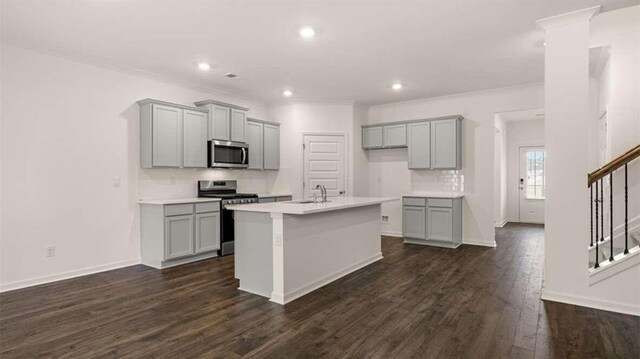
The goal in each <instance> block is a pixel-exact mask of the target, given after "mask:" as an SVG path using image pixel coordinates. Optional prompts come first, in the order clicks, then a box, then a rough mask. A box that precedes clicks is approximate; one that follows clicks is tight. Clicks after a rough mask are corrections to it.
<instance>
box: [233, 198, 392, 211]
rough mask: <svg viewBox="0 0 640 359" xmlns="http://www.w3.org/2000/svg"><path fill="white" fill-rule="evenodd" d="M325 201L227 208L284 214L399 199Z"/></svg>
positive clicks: (362, 205)
mask: <svg viewBox="0 0 640 359" xmlns="http://www.w3.org/2000/svg"><path fill="white" fill-rule="evenodd" d="M328 200H329V202H325V203H296V202H297V201H289V202H272V203H260V204H241V205H233V206H227V209H230V210H234V211H242V212H262V213H282V214H302V215H304V214H312V213H320V212H329V211H338V210H341V209H347V208H355V207H364V206H370V205H374V204H380V203H383V202H393V201H398V200H400V198H392V197H329V199H328Z"/></svg>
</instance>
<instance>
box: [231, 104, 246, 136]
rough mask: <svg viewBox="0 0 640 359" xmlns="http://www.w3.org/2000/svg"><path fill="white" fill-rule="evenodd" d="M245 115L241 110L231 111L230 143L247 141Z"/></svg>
mask: <svg viewBox="0 0 640 359" xmlns="http://www.w3.org/2000/svg"><path fill="white" fill-rule="evenodd" d="M246 130H247V113H246V112H245V111H242V110H237V109H231V141H234V142H246V141H247V134H246Z"/></svg>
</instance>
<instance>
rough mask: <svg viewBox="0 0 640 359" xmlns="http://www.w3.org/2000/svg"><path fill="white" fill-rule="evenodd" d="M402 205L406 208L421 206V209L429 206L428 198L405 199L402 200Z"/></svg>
mask: <svg viewBox="0 0 640 359" xmlns="http://www.w3.org/2000/svg"><path fill="white" fill-rule="evenodd" d="M402 204H403V205H405V206H420V207H424V206H426V205H427V199H426V198H420V197H403V198H402Z"/></svg>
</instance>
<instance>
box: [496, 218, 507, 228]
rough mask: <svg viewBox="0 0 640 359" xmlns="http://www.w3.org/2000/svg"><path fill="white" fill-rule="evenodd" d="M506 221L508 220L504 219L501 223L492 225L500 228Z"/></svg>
mask: <svg viewBox="0 0 640 359" xmlns="http://www.w3.org/2000/svg"><path fill="white" fill-rule="evenodd" d="M507 223H509V220H508V219H505V220H504V221H503V222H502V223H493V226H494V227H496V228H502V227H504V225H505V224H507Z"/></svg>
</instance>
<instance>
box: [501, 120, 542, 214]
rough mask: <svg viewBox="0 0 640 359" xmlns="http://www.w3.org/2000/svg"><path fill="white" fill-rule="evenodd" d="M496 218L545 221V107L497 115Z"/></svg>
mask: <svg viewBox="0 0 640 359" xmlns="http://www.w3.org/2000/svg"><path fill="white" fill-rule="evenodd" d="M494 124H495V131H494V134H495V136H494V141H495V143H494V222H495V226H496V227H502V226H504V225H505V224H506V223H507V222H520V223H538V224H544V203H545V160H546V152H545V149H544V109H530V110H522V111H511V112H502V113H497V114H496V115H495V122H494Z"/></svg>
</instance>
